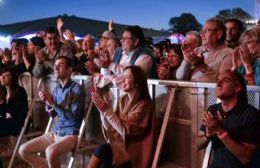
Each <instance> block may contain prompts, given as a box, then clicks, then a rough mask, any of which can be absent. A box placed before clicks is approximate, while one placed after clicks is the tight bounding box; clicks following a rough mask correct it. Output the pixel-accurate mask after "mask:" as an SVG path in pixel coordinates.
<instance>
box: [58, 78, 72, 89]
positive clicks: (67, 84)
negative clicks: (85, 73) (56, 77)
mask: <svg viewBox="0 0 260 168" xmlns="http://www.w3.org/2000/svg"><path fill="white" fill-rule="evenodd" d="M71 84H72V79H71V78H70V79H69V80H68V81H67V83H66V84H65V86H64V87H62V86H61V83H60V82H59V83H58V85H57V86H58V87H59V88H62V89H65V88H68V87H69V86H70V85H71Z"/></svg>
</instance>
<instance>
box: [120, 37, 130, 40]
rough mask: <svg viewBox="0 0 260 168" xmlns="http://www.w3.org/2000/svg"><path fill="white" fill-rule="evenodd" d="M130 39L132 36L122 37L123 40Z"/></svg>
mask: <svg viewBox="0 0 260 168" xmlns="http://www.w3.org/2000/svg"><path fill="white" fill-rule="evenodd" d="M129 39H132V37H122V38H121V40H122V41H125V40H129Z"/></svg>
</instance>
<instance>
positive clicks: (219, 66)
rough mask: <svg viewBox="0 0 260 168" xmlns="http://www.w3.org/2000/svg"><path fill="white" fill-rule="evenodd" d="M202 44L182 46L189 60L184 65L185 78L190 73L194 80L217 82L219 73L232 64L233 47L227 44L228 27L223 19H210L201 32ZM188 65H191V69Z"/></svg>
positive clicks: (186, 59)
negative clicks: (196, 46)
mask: <svg viewBox="0 0 260 168" xmlns="http://www.w3.org/2000/svg"><path fill="white" fill-rule="evenodd" d="M201 39H202V46H201V47H198V48H195V49H194V48H193V47H192V46H186V47H182V50H183V55H184V59H185V61H187V62H189V64H186V65H185V67H183V66H182V68H183V70H180V71H181V72H183V74H182V76H181V77H179V78H183V76H186V75H187V73H188V74H189V73H190V75H189V76H190V79H191V80H192V81H199V82H215V81H216V80H217V77H218V75H219V73H221V72H223V71H225V70H227V69H230V68H231V66H232V56H231V54H232V49H230V48H227V47H226V46H225V43H224V42H225V39H226V28H225V25H224V24H223V23H222V21H220V20H218V19H215V18H212V19H209V20H208V21H207V22H206V23H205V25H204V27H203V29H202V32H201ZM187 66H190V67H191V66H193V67H191V70H190V71H185V69H188V68H187Z"/></svg>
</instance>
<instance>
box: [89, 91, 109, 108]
mask: <svg viewBox="0 0 260 168" xmlns="http://www.w3.org/2000/svg"><path fill="white" fill-rule="evenodd" d="M91 93H92V95H91V96H92V101H93V103H94V104H95V105H96V107H97V108H98V109H99V111H100V112H104V111H106V110H107V109H108V108H109V105H108V104H107V103H106V102H105V100H104V98H103V97H102V96H101V95H100V94H99V93H98V92H97V91H96V90H95V89H93V90H92V92H91Z"/></svg>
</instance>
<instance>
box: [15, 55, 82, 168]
mask: <svg viewBox="0 0 260 168" xmlns="http://www.w3.org/2000/svg"><path fill="white" fill-rule="evenodd" d="M54 72H55V76H56V77H57V79H58V81H59V83H58V85H57V86H56V87H55V88H54V90H53V94H50V93H49V92H48V91H47V90H46V89H44V88H42V89H40V91H39V97H40V99H41V100H43V101H45V103H46V111H47V112H49V114H50V115H51V117H56V116H57V117H58V122H57V124H56V125H53V126H52V128H51V131H50V132H48V133H47V134H44V135H42V136H40V137H37V138H35V139H32V140H30V141H28V142H26V143H24V144H23V145H22V146H20V149H19V154H20V156H21V157H22V159H23V160H25V161H26V162H28V163H29V164H30V165H31V166H32V167H33V168H38V167H41V168H48V167H49V168H58V167H60V161H59V157H60V156H61V155H62V154H64V153H67V152H70V151H72V150H73V149H74V148H75V146H76V144H77V140H78V136H77V135H78V134H79V128H80V125H81V122H82V119H83V117H84V110H85V92H84V89H83V88H82V87H81V86H80V85H79V84H78V83H76V82H74V81H72V79H71V77H70V75H71V73H72V60H71V59H70V58H68V57H66V56H59V57H57V58H56V60H55V66H54ZM44 151H45V154H46V159H45V158H43V157H42V156H39V155H38V154H37V153H38V152H44Z"/></svg>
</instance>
